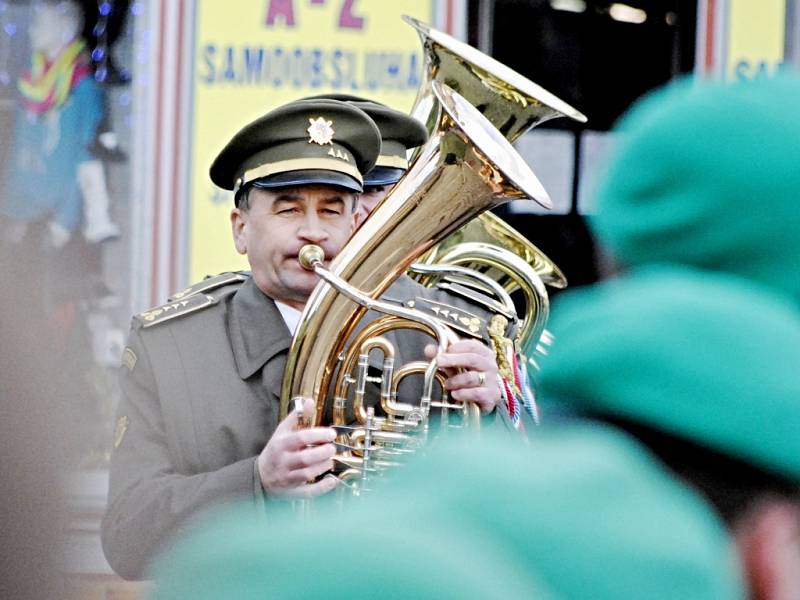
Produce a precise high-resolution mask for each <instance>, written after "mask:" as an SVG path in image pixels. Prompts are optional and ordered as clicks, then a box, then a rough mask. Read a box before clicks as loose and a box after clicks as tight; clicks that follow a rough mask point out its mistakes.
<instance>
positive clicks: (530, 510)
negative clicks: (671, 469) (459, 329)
mask: <svg viewBox="0 0 800 600" xmlns="http://www.w3.org/2000/svg"><path fill="white" fill-rule="evenodd" d="M403 475H404V477H398V478H397V479H396V480H393V481H390V482H389V483H390V484H389V485H387V486H386V488H385V489H383V490H379V492H380V493H377V494H376V495H375V498H374V499H373V498H367V502H369V504H367V502H365V503H364V504H365V505H367V506H366V507H365V508H363V509H362V510H361V514H362V518H365V519H367V520H368V521H369V520H371V521H372V522H373V523H376V522H377V521H378V519H379V518H380V515H381V514H384V515H385V514H390V515H393V516H394V518H397V519H399V520H401V521H402V522H403V523H405V524H406V529H407V530H408V532H409V536H411V535H415V534H416V532H418V531H425V530H426V529H428V528H434V529H435V528H439V529H440V530H441V531H444V532H446V533H447V534H448V535H449V532H456V531H459V532H463V533H467V534H469V536H470V540H471V543H475V544H478V545H480V546H485V548H486V551H489V548H492V547H493V546H494V545H498V546H501V547H503V548H504V549H505V552H506V555H507V558H505V559H504V560H506V561H507V562H509V563H510V564H512V565H515V567H516V569H517V570H519V571H520V572H524V573H530V574H533V575H534V576H535V577H536V579H537V581H540V582H541V583H542V584H544V585H545V586H546V587H547V589H548V590H550V591H551V593H553V594H554V595H555V596H556V597H558V598H565V599H572V598H592V599H593V600H606V599H607V600H611V599H615V600H616V599H619V598H654V599H655V598H658V599H659V600H669V599H672V598H674V599H676V600H677V599H683V598H694V599H701V598H709V599H711V598H714V599H719V598H743V597H744V595H745V594H744V593H743V592H742V584H741V574H740V571H739V566H738V563H737V560H736V553H735V549H734V546H733V544H732V542H731V540H730V538H729V536H728V534H727V533H726V532H725V530H724V527H723V525H722V524H721V523H720V521H719V520H718V518H717V516H716V514H715V513H714V512H713V510H712V509H711V508H710V507H709V506H708V504H707V503H706V502H705V501H704V500H702V499H700V497H699V496H697V495H696V494H695V493H694V492H693V491H691V490H689V489H688V488H687V487H686V486H684V485H682V484H681V483H678V482H677V481H676V480H675V479H674V478H673V477H672V476H671V475H670V474H668V473H667V472H666V471H665V470H664V469H663V467H662V466H661V464H660V463H659V462H657V461H656V460H655V459H653V457H652V456H651V455H650V454H649V453H648V452H647V451H646V450H644V449H643V448H642V447H641V446H640V445H639V444H638V443H637V442H635V441H634V440H633V439H631V438H629V437H628V436H627V435H624V434H622V433H620V432H617V431H612V430H610V429H607V428H604V427H600V426H594V427H591V426H572V427H569V428H567V427H556V426H553V425H551V426H550V427H547V428H545V427H543V428H542V429H541V430H539V431H537V432H536V435H535V436H532V437H531V440H530V444H529V445H524V444H521V443H519V440H515V439H510V438H508V436H504V435H502V434H499V435H490V433H489V432H481V436H480V438H479V439H469V438H467V437H464V438H455V437H454V439H453V440H451V441H449V442H448V443H447V444H445V445H443V446H442V447H441V448H435V447H434V448H433V449H431V450H430V451H429V452H428V455H427V456H425V457H423V458H422V459H421V460H420V461H419V462H418V463H416V464H412V465H411V466H410V467H409V468H408V469H407V473H404V474H403Z"/></svg>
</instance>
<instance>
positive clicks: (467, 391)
mask: <svg viewBox="0 0 800 600" xmlns="http://www.w3.org/2000/svg"><path fill="white" fill-rule="evenodd" d="M450 397H451V398H452V399H454V400H458V401H459V402H474V403H475V404H477V405H478V406H479V407H480V409H481V412H482V413H490V412H492V410H494V408H495V406H496V405H497V402H498V400H499V398H498V394H497V393H496V391H495V390H488V389H486V388H464V389H461V390H454V391H453V392H451V393H450Z"/></svg>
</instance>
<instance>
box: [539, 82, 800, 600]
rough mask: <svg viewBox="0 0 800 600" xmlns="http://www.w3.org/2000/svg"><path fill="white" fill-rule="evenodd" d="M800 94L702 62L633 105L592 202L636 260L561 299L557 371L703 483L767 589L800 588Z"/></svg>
mask: <svg viewBox="0 0 800 600" xmlns="http://www.w3.org/2000/svg"><path fill="white" fill-rule="evenodd" d="M797 98H800V79H798V77H797V75H795V74H791V73H787V74H781V75H778V76H776V77H774V78H770V79H761V80H758V81H750V82H739V83H734V84H730V85H722V84H709V83H702V82H699V83H698V82H694V81H688V80H687V81H683V82H680V83H678V84H676V85H671V86H668V87H666V88H664V89H662V90H659V91H657V92H655V93H653V94H651V95H650V96H649V97H647V98H645V99H644V100H642V101H641V102H640V103H638V104H637V105H636V106H635V107H634V109H633V110H632V111H631V112H630V114H628V115H627V116H626V117H625V118H623V120H622V122H621V125H620V131H621V138H620V142H619V146H618V147H617V148H616V151H615V153H614V154H613V155H612V157H611V159H610V162H609V166H608V168H607V171H606V173H605V174H604V176H603V177H602V178H601V181H600V184H599V187H598V192H597V207H596V211H597V214H596V215H595V216H594V217H593V220H592V226H593V229H594V231H595V233H596V234H597V237H598V239H599V242H600V243H601V244H602V245H604V246H605V247H606V248H607V249H608V250H609V251H610V254H611V255H612V258H613V259H614V261H615V262H616V263H617V264H618V265H619V267H620V268H621V270H622V272H621V275H620V277H619V279H618V280H617V281H612V282H609V283H606V284H601V285H598V286H596V287H595V288H594V289H589V290H586V291H583V292H581V291H578V292H573V293H569V294H565V295H564V296H563V297H562V298H559V301H557V302H556V303H555V306H554V310H553V314H552V321H551V329H552V331H553V333H554V334H555V335H556V337H557V338H558V343H557V344H556V345H555V346H554V348H553V349H552V352H551V356H550V358H549V359H548V360H547V361H543V365H542V374H541V381H542V392H543V395H544V396H545V397H548V396H549V397H550V398H556V399H558V400H559V401H560V404H561V405H563V406H566V407H567V408H568V409H569V410H573V411H575V412H576V413H577V414H578V415H582V416H583V417H587V418H590V419H593V420H600V421H604V422H608V423H611V424H613V425H615V426H617V427H620V428H622V429H625V430H626V431H628V432H630V433H632V434H634V435H635V436H636V437H637V438H638V439H639V440H641V441H642V442H643V443H645V445H647V446H648V447H649V448H650V449H651V450H653V451H654V452H655V453H656V454H658V455H659V457H660V458H661V459H662V460H663V461H664V463H665V464H666V465H668V466H669V467H670V468H671V469H672V470H673V471H674V472H675V473H676V474H677V475H679V476H680V477H682V478H683V479H684V480H685V481H687V482H688V483H689V484H691V485H693V486H695V487H696V488H697V489H699V490H700V491H702V492H703V494H704V495H705V496H706V497H707V498H708V499H709V501H710V502H711V503H712V504H713V505H714V507H715V508H716V509H717V511H718V512H719V514H720V515H721V516H722V517H724V519H725V521H726V523H727V524H728V526H729V529H730V531H731V532H732V534H733V535H734V537H735V539H736V541H737V544H738V547H739V551H740V557H741V562H742V565H743V568H744V570H745V572H746V573H747V578H748V583H749V586H750V593H751V596H752V597H753V598H758V599H762V598H778V599H780V598H796V597H800V541H799V540H800V525H799V524H798V521H800V505H799V504H798V494H797V492H798V484H800V462H798V461H800V435H798V433H800V387H798V386H800V383H798V379H797V377H796V375H795V374H794V373H793V369H792V368H787V366H786V365H790V364H796V363H797V361H798V360H799V359H800V330H799V329H798V327H800V325H798V312H797V301H798V299H800V278H798V277H797V274H796V272H795V268H794V265H795V264H796V263H797V260H798V259H799V258H800V211H798V210H797V207H796V200H795V198H796V194H797V189H798V186H800V169H798V168H797V164H799V163H800V144H798V143H797V140H798V139H800V114H798V112H797V110H796V108H795V105H796V100H797ZM787 353H788V354H789V356H787Z"/></svg>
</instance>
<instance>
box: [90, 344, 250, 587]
mask: <svg viewBox="0 0 800 600" xmlns="http://www.w3.org/2000/svg"><path fill="white" fill-rule="evenodd" d="M125 352H126V356H125V357H124V360H123V363H124V366H122V367H121V370H120V387H121V390H122V398H121V400H120V406H119V409H118V415H117V431H116V432H115V439H114V446H115V448H114V450H113V452H112V456H111V468H110V481H109V498H108V500H109V501H108V509H107V512H106V514H105V517H104V518H103V522H102V528H101V538H102V544H103V551H104V553H105V555H106V559H107V560H108V562H109V564H110V565H111V567H112V568H113V569H114V571H116V572H117V573H118V574H119V575H121V576H122V577H124V578H126V579H142V578H144V577H145V574H146V569H147V566H148V563H149V562H150V561H151V560H152V559H153V558H154V557H155V556H156V555H157V554H159V553H160V552H161V551H163V550H164V549H165V548H166V546H167V545H168V544H169V543H170V541H171V540H172V538H173V537H174V536H175V534H176V533H178V532H179V530H180V529H181V527H182V526H183V525H184V524H185V523H186V522H187V521H188V520H189V519H190V518H191V517H196V516H197V515H198V514H199V513H201V512H203V511H204V510H206V509H208V508H209V507H211V506H212V505H214V504H217V503H220V502H223V501H226V500H230V499H234V498H239V499H240V498H242V497H246V498H252V499H253V506H254V511H256V510H258V509H259V508H260V509H261V510H260V511H259V512H263V496H262V494H261V485H260V481H259V480H257V479H256V473H257V471H256V469H255V460H256V457H252V458H247V459H244V460H241V461H238V462H236V463H233V464H231V465H227V466H225V467H223V468H221V469H219V470H217V471H213V472H209V473H200V474H192V475H188V474H182V473H179V472H177V470H176V469H175V466H174V464H175V462H174V460H173V456H172V452H171V450H170V447H169V443H168V439H167V435H166V432H165V425H164V419H163V417H162V409H161V403H160V401H159V397H158V394H157V386H156V384H155V380H154V377H153V370H152V367H151V365H150V362H149V359H148V356H147V352H146V347H145V346H144V344H143V343H142V340H141V335H140V333H139V331H138V330H136V329H134V331H133V332H132V333H131V337H130V339H129V343H128V349H126V351H125ZM132 363H133V364H132Z"/></svg>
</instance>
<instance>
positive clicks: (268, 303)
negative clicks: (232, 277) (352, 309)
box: [101, 277, 431, 579]
mask: <svg viewBox="0 0 800 600" xmlns="http://www.w3.org/2000/svg"><path fill="white" fill-rule="evenodd" d="M419 292H420V288H419V286H418V284H416V283H415V282H413V281H411V280H410V279H408V278H405V277H404V278H401V280H400V281H399V282H398V283H396V284H395V285H394V286H392V287H391V288H390V289H389V290H388V291H387V294H385V295H384V299H400V297H402V296H405V297H408V296H411V297H414V295H415V294H418V293H419ZM193 299H194V300H195V301H197V300H198V299H202V300H203V302H205V303H206V305H205V306H204V307H202V308H199V309H197V310H194V311H193V312H189V311H186V307H185V306H181V302H176V303H173V304H172V305H171V306H175V307H176V308H175V310H176V311H183V312H182V313H181V314H177V316H175V317H174V318H164V317H165V315H166V314H168V312H169V309H167V312H166V313H162V314H160V315H159V318H158V319H157V321H156V322H154V321H151V322H150V323H149V324H148V322H147V321H146V320H143V318H142V316H140V317H137V318H134V321H133V326H132V330H131V333H130V337H129V341H128V347H127V348H126V350H125V353H124V356H123V366H122V367H121V371H120V372H121V376H120V385H121V389H122V399H121V402H120V406H119V409H118V417H117V431H116V434H115V448H114V451H113V453H112V458H111V469H110V485H109V498H108V510H107V513H106V515H105V518H104V519H103V523H102V535H101V537H102V543H103V550H104V552H105V555H106V558H107V559H108V562H109V564H110V565H111V567H112V568H113V569H114V570H115V571H116V572H117V573H119V574H120V575H121V576H123V577H125V578H129V579H139V578H142V577H144V576H145V574H146V568H147V565H148V563H149V561H150V560H151V559H152V558H154V556H155V555H156V554H157V553H158V552H160V551H162V550H163V549H164V548H165V545H166V544H167V543H169V541H170V540H171V539H172V538H173V536H174V534H175V533H176V532H177V531H178V530H179V529H180V528H181V527H182V526H184V525H185V522H186V520H187V519H189V518H190V517H194V516H197V515H198V513H201V512H203V511H204V510H205V509H207V508H209V507H210V506H212V505H214V504H217V503H219V502H222V501H226V500H229V499H232V498H241V497H243V496H245V497H251V498H252V499H253V501H254V506H255V507H256V508H255V509H256V510H263V509H264V493H263V491H262V488H261V483H260V479H259V477H258V473H257V469H256V458H257V457H258V455H259V453H260V452H261V450H262V449H263V448H264V446H265V444H266V443H267V441H268V440H269V438H270V436H271V435H272V433H273V431H274V430H275V428H276V426H277V424H278V421H279V410H280V409H279V402H280V390H281V383H282V380H283V372H284V368H285V365H286V357H287V351H288V349H289V346H290V344H291V340H292V336H291V335H290V333H289V330H288V328H287V326H286V324H285V322H284V320H283V318H282V317H281V314H280V313H279V311H278V308H277V307H276V305H275V303H274V302H273V301H272V300H271V299H270V298H269V297H267V296H266V295H264V293H262V292H261V291H260V290H259V289H258V288H257V287H256V285H255V284H254V282H253V280H252V279H251V278H249V277H248V278H246V280H245V281H244V282H243V283H242V282H237V283H235V284H232V285H226V286H223V287H219V288H217V289H214V290H212V291H209V292H208V293H206V294H199V295H196V296H195V297H194V298H193ZM209 299H210V300H209ZM165 306H166V305H165ZM186 306H188V307H190V308H191V304H187V305H186ZM163 308H164V307H162V309H163ZM149 314H150V317H146V318H152V314H153V313H152V312H150V313H149ZM143 315H148V313H143ZM390 336H395V339H394V340H393V342H394V343H395V345H396V348H397V355H398V356H397V359H398V361H402V362H405V361H407V360H412V359H413V360H419V359H421V358H423V348H424V346H425V344H426V343H430V341H431V339H430V338H428V337H427V336H424V335H422V334H419V333H416V332H408V331H404V332H396V333H392V334H390Z"/></svg>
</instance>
